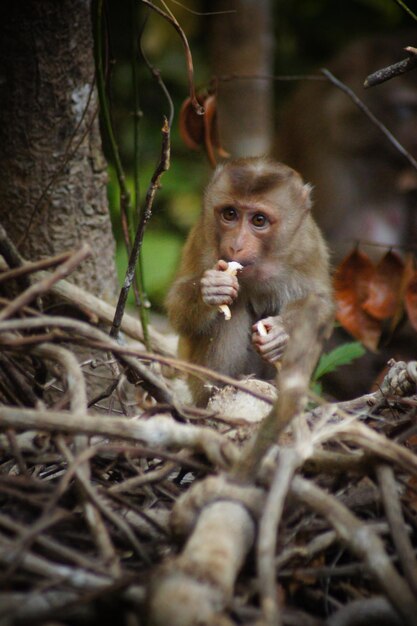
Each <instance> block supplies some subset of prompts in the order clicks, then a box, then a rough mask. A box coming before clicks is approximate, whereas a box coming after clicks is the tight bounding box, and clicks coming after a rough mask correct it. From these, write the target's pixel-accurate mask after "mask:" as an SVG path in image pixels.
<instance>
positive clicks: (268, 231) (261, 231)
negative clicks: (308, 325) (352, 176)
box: [167, 158, 333, 405]
mask: <svg viewBox="0 0 417 626" xmlns="http://www.w3.org/2000/svg"><path fill="white" fill-rule="evenodd" d="M310 193H311V188H310V185H308V184H304V182H303V180H302V179H301V176H300V175H299V174H298V173H297V172H296V171H295V170H293V169H291V168H289V167H287V166H286V165H284V164H282V163H278V162H274V161H272V160H269V159H266V158H247V159H237V160H232V161H228V162H226V163H224V164H222V165H219V166H218V167H217V169H216V170H215V172H214V175H213V178H212V180H211V182H210V183H209V185H208V187H207V189H206V192H205V196H204V205H203V211H202V214H201V216H200V219H199V220H198V222H197V223H196V225H195V226H194V228H193V229H192V231H191V232H190V234H189V237H188V240H187V242H186V244H185V247H184V251H183V257H182V262H181V266H180V269H179V274H178V277H177V278H176V280H175V282H174V284H173V285H172V287H171V290H170V292H169V294H168V299H167V309H168V315H169V319H170V321H171V323H172V326H173V327H174V329H175V330H176V331H177V332H178V333H179V336H180V342H179V354H180V356H181V357H182V358H184V359H187V360H189V361H191V362H193V363H197V364H200V365H205V366H207V367H210V368H212V369H214V370H216V371H218V372H221V373H224V374H228V375H229V376H233V377H235V378H237V377H240V376H246V375H247V376H250V375H255V376H256V377H257V378H261V379H263V380H268V379H273V378H274V377H275V373H276V368H275V365H276V363H277V362H278V361H279V360H280V359H281V358H282V356H283V354H284V352H285V348H286V346H287V344H288V341H290V340H291V333H292V330H293V327H294V323H295V321H296V317H297V312H298V311H299V310H300V308H301V307H302V306H303V303H304V301H305V299H306V297H307V296H308V295H309V294H310V293H315V294H318V295H319V296H320V297H321V299H322V308H321V315H322V318H323V322H325V321H327V320H328V319H329V318H331V316H332V313H333V304H332V292H331V283H330V278H329V268H328V255H327V248H326V245H325V243H324V240H323V237H322V235H321V234H320V231H319V229H318V227H317V225H316V224H315V222H314V221H313V218H312V217H311V213H310V208H311V199H310ZM232 261H234V262H236V263H239V264H240V265H241V266H242V269H240V270H238V271H237V273H236V274H234V273H233V272H229V271H228V269H229V265H228V264H229V263H230V262H232ZM225 305H227V306H228V307H230V312H231V319H230V320H227V319H225V316H224V314H223V312H222V311H221V310H220V309H219V307H224V306H225ZM260 321H261V322H262V324H261V325H259V322H260ZM265 331H266V332H265ZM190 388H191V391H192V393H193V397H194V400H195V401H196V403H197V404H200V405H203V404H204V403H205V402H206V401H207V400H208V398H209V396H210V391H209V390H208V389H207V388H205V387H204V384H203V383H202V382H201V381H200V380H198V379H197V378H195V377H190Z"/></svg>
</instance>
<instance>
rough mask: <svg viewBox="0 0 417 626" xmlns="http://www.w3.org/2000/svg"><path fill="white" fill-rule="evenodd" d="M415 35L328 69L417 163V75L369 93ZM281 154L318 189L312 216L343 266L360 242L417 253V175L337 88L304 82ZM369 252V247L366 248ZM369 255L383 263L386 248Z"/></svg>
mask: <svg viewBox="0 0 417 626" xmlns="http://www.w3.org/2000/svg"><path fill="white" fill-rule="evenodd" d="M414 39H415V33H414V34H413V33H409V34H407V33H406V34H404V35H398V34H397V35H395V36H387V37H382V36H379V37H373V38H367V39H362V40H359V41H356V42H355V43H353V44H351V45H350V46H348V47H347V48H346V49H344V50H343V51H342V52H341V53H340V54H339V55H338V56H337V57H336V58H335V59H334V60H332V61H331V62H330V63H329V64H325V66H326V67H328V68H329V69H330V70H331V71H332V72H333V74H334V75H335V76H336V77H337V78H339V79H340V80H342V81H343V82H344V83H346V84H347V85H348V86H349V87H350V88H351V89H353V90H354V91H355V93H357V95H358V96H359V97H360V98H361V99H362V100H363V102H364V103H365V104H366V105H367V106H368V107H369V108H370V110H371V111H372V112H373V113H374V114H375V115H376V117H377V118H378V119H380V120H381V121H382V122H383V123H384V124H385V125H386V126H387V127H388V128H389V130H390V131H391V132H392V133H393V134H394V136H395V137H396V138H397V139H398V140H399V141H400V142H401V143H402V144H403V145H404V146H405V148H406V149H407V150H408V151H409V152H410V153H411V154H412V155H413V156H414V157H416V156H417V87H416V71H415V70H414V71H412V72H408V73H407V74H404V75H403V76H399V77H397V78H394V79H391V80H390V81H388V82H385V83H383V84H381V85H378V86H375V87H371V88H368V89H364V87H363V82H364V80H365V78H366V77H367V75H368V74H370V73H372V72H375V71H376V70H378V69H380V68H383V67H386V66H388V65H391V64H393V63H395V62H397V61H399V60H401V59H404V58H406V56H407V54H406V52H404V50H403V48H404V47H405V46H407V45H414V43H413V42H414ZM276 154H277V156H278V158H279V159H282V160H284V161H285V162H286V163H288V164H289V165H290V166H291V167H294V168H296V169H297V170H299V171H301V172H303V176H305V177H306V178H307V180H309V181H310V182H311V183H312V184H313V185H314V198H315V208H314V210H313V215H314V218H315V220H316V221H317V223H318V225H319V227H320V228H321V230H322V231H323V233H324V235H325V237H326V240H327V241H328V244H329V247H330V250H331V252H332V260H333V261H334V262H338V261H340V260H341V258H343V256H345V255H346V254H347V253H348V252H350V251H351V250H352V247H353V246H354V245H355V243H356V242H357V241H361V242H365V243H368V242H375V243H379V244H387V246H389V245H398V244H400V245H401V244H406V245H407V244H411V245H415V241H416V239H417V217H416V216H417V212H416V211H415V204H416V190H417V173H416V171H415V170H413V168H412V167H411V166H410V164H409V163H408V161H407V160H406V159H405V157H404V156H402V155H401V154H400V153H399V152H398V150H397V149H396V148H395V147H394V146H393V145H392V144H391V143H390V142H389V140H388V139H387V138H386V137H385V136H384V135H383V133H382V132H381V131H380V130H379V129H378V128H377V127H376V126H375V124H373V123H372V121H371V120H370V119H369V118H368V117H367V116H366V115H365V114H364V113H363V112H362V111H360V110H359V109H358V107H357V106H356V105H355V104H354V103H353V102H352V100H351V99H350V98H349V96H347V95H346V94H345V93H343V92H342V91H341V90H340V89H338V88H337V87H335V86H334V85H333V84H331V83H330V82H328V81H327V80H324V81H304V82H300V84H299V86H298V88H297V89H296V91H295V93H294V95H293V96H292V97H291V98H290V100H289V102H288V105H287V106H286V107H285V110H284V112H283V115H282V119H281V124H280V129H279V132H278V146H277V150H276ZM362 247H363V246H362ZM364 247H365V250H366V252H367V253H368V254H370V255H371V256H373V257H379V256H381V254H382V249H381V248H376V247H374V246H372V247H371V246H369V247H366V246H364Z"/></svg>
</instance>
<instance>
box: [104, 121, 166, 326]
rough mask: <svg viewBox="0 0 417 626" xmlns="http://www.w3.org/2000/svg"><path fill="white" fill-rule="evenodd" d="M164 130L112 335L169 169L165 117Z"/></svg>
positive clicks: (119, 317) (119, 321)
mask: <svg viewBox="0 0 417 626" xmlns="http://www.w3.org/2000/svg"><path fill="white" fill-rule="evenodd" d="M161 132H162V149H161V157H160V160H159V163H158V165H157V167H156V169H155V171H154V173H153V175H152V178H151V182H150V185H149V188H148V191H147V194H146V200H145V207H144V210H143V211H142V214H141V219H140V221H139V224H138V228H137V231H136V237H135V241H134V242H133V246H132V250H131V253H130V256H129V263H128V267H127V270H126V276H125V280H124V283H123V287H122V288H121V290H120V295H119V300H118V302H117V306H116V312H115V314H114V320H113V325H112V327H111V330H110V336H111V337H117V336H118V335H119V330H120V327H121V323H122V319H123V315H124V310H125V306H126V301H127V296H128V293H129V289H130V286H131V284H132V281H133V278H134V275H135V268H136V264H137V262H138V258H139V252H140V249H141V247H142V240H143V235H144V232H145V227H146V224H147V222H148V220H149V219H150V217H151V214H152V205H153V201H154V198H155V194H156V192H157V190H158V188H159V181H160V178H161V176H162V175H163V174H164V172H166V171H167V170H168V169H169V159H170V130H169V126H168V121H167V119H166V118H164V124H163V126H162V129H161Z"/></svg>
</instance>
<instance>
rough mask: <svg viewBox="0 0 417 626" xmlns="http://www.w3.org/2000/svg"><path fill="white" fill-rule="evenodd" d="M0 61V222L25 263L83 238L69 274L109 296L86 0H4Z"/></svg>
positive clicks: (108, 240)
mask: <svg viewBox="0 0 417 626" xmlns="http://www.w3.org/2000/svg"><path fill="white" fill-rule="evenodd" d="M0 59H1V60H2V61H3V63H2V67H1V69H0V173H1V175H0V220H1V222H2V224H3V225H4V227H5V228H6V230H7V232H8V234H9V235H10V237H11V238H12V239H13V241H14V242H15V243H16V244H17V245H18V247H19V250H20V252H21V254H22V255H23V257H25V258H26V259H28V260H29V259H30V260H35V259H39V258H41V257H45V256H50V255H54V254H57V253H59V252H62V251H64V250H68V249H71V248H73V247H77V246H79V244H80V242H81V241H88V242H89V243H90V245H91V247H92V249H93V256H92V257H91V258H90V259H89V260H88V261H86V262H85V263H84V264H83V266H82V267H81V268H80V269H79V270H78V271H77V272H75V273H74V274H73V275H72V276H71V279H72V280H74V281H75V282H77V284H78V285H80V286H82V287H84V288H87V289H88V290H90V291H92V292H94V293H95V294H96V295H99V296H101V297H105V298H106V297H107V298H111V297H113V296H114V295H115V292H116V272H115V266H114V257H113V251H114V242H113V236H112V232H111V225H110V219H109V214H108V208H107V197H106V181H107V175H106V163H105V161H104V158H103V155H102V150H101V141H100V135H99V126H98V115H97V98H96V92H95V89H94V60H93V38H92V27H91V2H90V0H87V1H86V0H60V2H56V0H2V2H1V4H0Z"/></svg>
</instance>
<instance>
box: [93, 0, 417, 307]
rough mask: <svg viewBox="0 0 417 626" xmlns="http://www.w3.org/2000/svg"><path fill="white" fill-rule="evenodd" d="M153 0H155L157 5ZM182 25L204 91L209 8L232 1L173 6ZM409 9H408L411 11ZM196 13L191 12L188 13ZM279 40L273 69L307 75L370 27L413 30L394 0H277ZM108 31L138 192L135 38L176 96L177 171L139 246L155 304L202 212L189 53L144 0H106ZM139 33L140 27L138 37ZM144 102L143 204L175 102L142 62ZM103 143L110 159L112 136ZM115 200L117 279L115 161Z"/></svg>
mask: <svg viewBox="0 0 417 626" xmlns="http://www.w3.org/2000/svg"><path fill="white" fill-rule="evenodd" d="M155 3H156V4H158V3H157V0H156V1H155ZM168 6H169V8H170V10H172V11H173V13H174V14H175V16H176V18H177V19H178V22H179V23H180V24H181V26H182V28H183V29H184V31H185V33H186V35H187V38H188V40H189V44H190V48H191V52H192V54H193V60H194V67H195V81H196V85H197V87H198V86H201V87H204V86H206V85H207V84H208V82H209V79H210V65H209V47H208V40H209V37H210V19H211V18H210V15H196V14H195V13H192V12H191V11H199V12H204V11H206V12H210V11H213V10H227V9H233V0H229V1H228V0H218V1H217V2H214V1H213V0H211V1H210V2H209V1H208V0H207V1H203V0H189V1H188V2H186V3H185V4H184V6H183V5H179V4H177V3H176V2H173V1H172V0H171V1H169V2H168ZM411 8H412V7H411ZM188 9H190V10H188ZM272 9H273V30H274V39H275V50H274V54H275V73H277V74H293V73H298V72H306V71H310V70H311V69H313V68H315V67H318V66H320V65H321V64H323V63H325V62H326V61H327V60H328V59H329V58H330V57H331V56H332V55H334V54H335V52H337V51H338V50H339V49H340V48H341V47H343V46H344V45H345V44H346V43H348V42H349V41H351V40H353V39H355V38H358V37H360V36H363V35H365V34H367V33H381V34H384V33H387V32H389V33H392V32H393V31H395V30H399V29H401V28H404V27H408V28H411V27H412V26H413V24H412V23H411V20H410V18H409V17H408V16H407V15H406V14H405V13H404V11H403V10H402V9H400V8H399V7H398V5H397V4H396V2H395V0H351V1H350V2H346V1H343V0H298V1H297V2H288V1H287V0H277V1H275V2H272ZM106 24H107V31H108V36H107V40H108V59H107V67H108V94H109V99H110V102H111V109H112V118H113V125H114V129H115V134H116V137H117V142H118V145H119V150H120V153H121V157H122V161H123V165H124V168H125V171H126V176H127V181H128V185H129V187H130V189H131V190H132V192H133V156H134V142H133V117H134V116H133V110H134V97H133V93H134V83H133V81H132V66H131V65H132V41H133V37H136V41H137V38H138V36H140V33H142V34H141V36H140V39H141V44H142V48H143V50H145V51H146V52H145V53H146V57H147V58H148V60H149V62H150V63H151V64H152V66H153V67H154V68H155V69H157V70H158V71H159V72H160V75H161V77H162V78H163V80H164V82H165V84H166V87H167V89H168V91H169V94H170V96H171V98H172V101H173V105H174V110H175V116H174V123H173V127H172V152H171V168H170V170H169V171H168V172H167V173H166V174H165V175H164V176H163V179H162V188H161V189H160V190H159V191H158V193H157V197H156V201H155V205H154V211H153V216H152V219H151V221H150V223H149V225H148V227H147V230H146V233H145V238H144V244H143V257H142V258H143V270H144V278H145V287H146V290H147V293H148V296H149V298H150V300H151V302H152V305H153V307H154V308H155V309H156V310H160V309H161V308H162V305H163V299H164V294H165V292H166V289H167V287H168V285H169V282H170V281H171V279H172V276H173V273H174V271H175V267H176V265H177V262H178V258H179V254H180V249H181V246H182V242H183V240H184V237H185V235H186V232H187V231H188V229H189V227H190V226H191V224H192V223H193V222H194V220H195V219H196V217H197V215H198V212H199V210H200V202H201V200H200V199H201V192H202V189H203V187H204V185H205V182H206V181H207V179H208V177H209V175H210V167H209V166H208V164H207V161H206V157H205V156H204V154H203V153H194V152H191V151H189V150H188V149H187V148H186V147H185V146H184V145H183V144H182V142H181V140H180V138H179V134H178V124H177V123H178V111H179V108H180V106H181V102H182V101H183V100H184V98H185V97H186V96H187V95H188V91H187V76H186V66H185V59H184V51H183V47H182V44H181V41H180V38H179V36H178V34H177V33H176V31H175V30H174V28H173V27H172V26H171V25H170V24H169V23H168V22H167V21H165V20H164V19H162V18H161V17H160V16H158V15H156V14H154V13H153V12H151V11H149V10H148V9H147V8H146V7H145V6H144V5H142V4H141V3H140V2H137V1H136V2H129V1H126V2H123V3H120V2H117V0H107V2H106ZM135 29H136V33H135ZM137 69H138V84H137V86H136V88H137V93H138V97H139V104H140V116H141V117H140V124H139V143H138V156H139V179H140V196H141V197H140V203H141V205H142V206H143V202H144V197H145V193H146V188H147V186H148V184H149V181H150V178H151V175H152V172H153V169H154V167H155V165H156V163H157V160H158V157H159V153H160V145H161V141H160V128H161V126H162V117H163V115H168V113H169V106H168V102H167V99H166V97H165V96H164V94H163V92H162V90H161V88H160V86H158V83H157V81H156V80H155V79H154V78H153V77H152V75H151V72H150V71H149V69H148V68H147V66H146V64H145V62H144V60H143V59H139V60H138V65H137ZM294 87H295V85H294V84H288V83H276V87H275V88H276V105H277V106H276V111H277V116H278V113H279V109H280V106H281V104H282V103H283V102H284V101H285V99H286V98H287V97H288V95H289V94H290V92H291V90H292V89H293V88H294ZM103 140H104V148H105V152H106V153H107V155H109V150H108V145H107V141H106V137H105V136H104V137H103ZM109 174H110V175H109V201H110V208H111V214H112V220H113V226H114V232H115V237H116V241H117V264H118V272H119V276H120V278H121V280H122V279H123V276H124V272H125V269H126V252H125V250H124V244H123V242H122V237H121V228H120V219H119V217H120V209H119V204H120V203H119V194H118V187H117V182H116V178H115V175H114V171H113V168H112V166H111V163H110V171H109Z"/></svg>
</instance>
